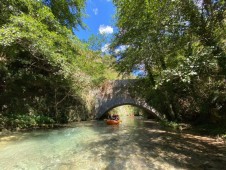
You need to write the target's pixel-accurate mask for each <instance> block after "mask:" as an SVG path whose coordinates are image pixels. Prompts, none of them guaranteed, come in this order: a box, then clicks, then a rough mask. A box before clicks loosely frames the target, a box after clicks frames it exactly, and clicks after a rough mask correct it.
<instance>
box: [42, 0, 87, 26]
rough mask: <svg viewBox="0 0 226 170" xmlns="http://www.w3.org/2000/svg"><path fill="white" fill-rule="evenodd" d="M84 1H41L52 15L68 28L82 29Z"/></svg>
mask: <svg viewBox="0 0 226 170" xmlns="http://www.w3.org/2000/svg"><path fill="white" fill-rule="evenodd" d="M85 1H86V0H42V2H43V3H44V4H45V5H46V6H48V7H49V8H50V9H51V12H52V13H53V15H54V16H55V17H56V18H57V20H58V21H59V22H60V23H61V24H62V25H66V26H67V27H68V28H70V29H72V28H77V26H82V27H84V24H83V23H82V17H83V16H85V15H84V13H83V11H84V7H85Z"/></svg>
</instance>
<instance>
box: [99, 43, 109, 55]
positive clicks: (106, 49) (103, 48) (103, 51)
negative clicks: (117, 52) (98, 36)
mask: <svg viewBox="0 0 226 170" xmlns="http://www.w3.org/2000/svg"><path fill="white" fill-rule="evenodd" d="M109 46H110V44H105V45H104V46H103V47H101V51H102V53H106V52H108V51H109Z"/></svg>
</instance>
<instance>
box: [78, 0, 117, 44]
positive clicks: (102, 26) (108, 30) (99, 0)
mask: <svg viewBox="0 0 226 170" xmlns="http://www.w3.org/2000/svg"><path fill="white" fill-rule="evenodd" d="M85 12H86V14H87V15H88V16H87V17H86V18H84V19H83V22H84V23H85V24H86V25H87V27H88V28H86V29H85V30H83V29H82V28H79V30H78V31H77V30H74V33H75V35H77V36H78V38H79V39H81V40H87V39H88V38H89V37H90V35H92V34H94V35H97V34H98V33H99V34H108V35H112V34H113V33H114V32H115V30H116V29H115V27H114V20H113V16H114V14H115V7H114V5H113V3H112V1H111V0H87V2H86V9H85Z"/></svg>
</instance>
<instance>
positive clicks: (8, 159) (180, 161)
mask: <svg viewBox="0 0 226 170" xmlns="http://www.w3.org/2000/svg"><path fill="white" fill-rule="evenodd" d="M0 140H1V141H0V169H1V170H12V169H13V170H14V169H18V170H22V169H23V170H27V169H28V170H30V169H31V170H36V169H37V170H40V169H41V170H42V169H43V170H48V169H49V170H52V169H53V170H55V169H57V170H66V169H71V170H101V169H109V170H111V169H112V170H113V169H115V170H123V169H128V170H133V169H134V170H146V169H147V170H151V169H206V168H207V169H208V168H210V169H211V168H212V169H224V168H225V167H226V159H225V157H226V154H225V152H224V151H225V145H224V144H223V143H221V142H217V141H216V140H215V139H213V138H209V137H205V136H200V135H192V134H190V133H184V132H183V133H182V132H177V131H172V130H167V129H164V128H162V127H161V126H160V125H159V124H158V123H157V122H155V121H152V120H143V119H140V118H134V117H126V118H124V119H123V120H122V123H121V124H120V125H116V126H109V125H106V124H105V122H104V121H89V122H80V123H75V124H74V125H73V127H70V128H61V129H54V130H36V131H32V132H29V133H28V132H27V133H22V132H21V133H17V134H14V135H11V136H7V137H1V138H0Z"/></svg>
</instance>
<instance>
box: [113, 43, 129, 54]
mask: <svg viewBox="0 0 226 170" xmlns="http://www.w3.org/2000/svg"><path fill="white" fill-rule="evenodd" d="M128 47H129V46H128V45H121V46H119V47H118V48H117V49H115V53H116V54H119V53H120V52H123V51H125V50H126V49H127V48H128Z"/></svg>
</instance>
